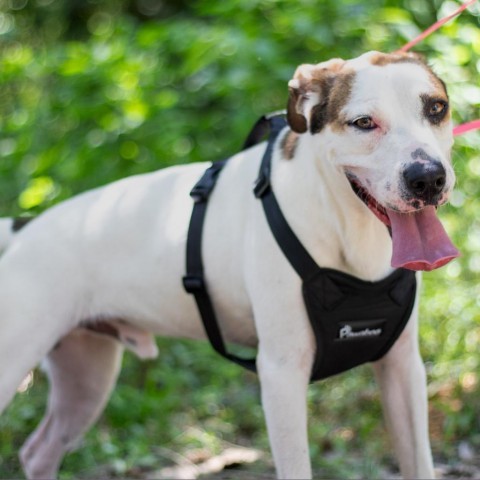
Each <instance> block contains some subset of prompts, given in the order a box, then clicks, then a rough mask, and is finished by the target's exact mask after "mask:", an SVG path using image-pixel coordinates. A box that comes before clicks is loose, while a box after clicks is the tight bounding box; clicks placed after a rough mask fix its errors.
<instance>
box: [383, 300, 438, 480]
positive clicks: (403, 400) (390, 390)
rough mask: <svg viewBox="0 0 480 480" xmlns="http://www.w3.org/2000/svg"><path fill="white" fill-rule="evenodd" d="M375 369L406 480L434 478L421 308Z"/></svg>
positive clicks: (401, 469)
mask: <svg viewBox="0 0 480 480" xmlns="http://www.w3.org/2000/svg"><path fill="white" fill-rule="evenodd" d="M374 369H375V374H376V377H377V380H378V383H379V385H380V388H381V391H382V400H383V408H384V412H385V418H386V422H387V426H388V428H389V430H390V433H391V438H392V441H393V445H394V447H395V451H396V454H397V457H398V461H399V463H400V471H401V473H402V476H403V478H428V479H432V478H434V470H433V461H432V454H431V450H430V441H429V437H428V405H427V404H428V398H427V385H426V374H425V367H424V365H423V362H422V359H421V357H420V353H419V348H418V325H417V308H416V309H415V312H414V313H413V315H412V317H411V318H410V320H409V323H408V325H407V327H406V328H405V330H404V331H403V333H402V335H401V336H400V337H399V339H398V340H397V342H396V343H395V344H394V345H393V347H392V348H391V350H390V351H389V352H388V353H387V354H386V355H385V356H384V357H383V358H382V359H381V360H379V361H378V362H376V363H375V364H374Z"/></svg>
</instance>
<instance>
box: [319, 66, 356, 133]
mask: <svg viewBox="0 0 480 480" xmlns="http://www.w3.org/2000/svg"><path fill="white" fill-rule="evenodd" d="M354 80H355V73H354V72H353V71H346V72H344V73H339V74H337V75H335V76H331V77H330V78H329V81H328V82H323V89H324V90H323V92H324V101H323V102H321V103H319V104H318V105H315V107H313V108H312V112H311V116H310V131H311V133H312V134H314V133H318V132H320V131H321V130H322V129H323V128H324V127H325V126H326V125H327V124H337V127H340V126H343V124H344V122H343V121H342V120H341V113H340V112H341V110H342V108H343V107H344V105H345V104H346V103H347V102H348V99H349V98H350V94H351V91H352V85H353V82H354Z"/></svg>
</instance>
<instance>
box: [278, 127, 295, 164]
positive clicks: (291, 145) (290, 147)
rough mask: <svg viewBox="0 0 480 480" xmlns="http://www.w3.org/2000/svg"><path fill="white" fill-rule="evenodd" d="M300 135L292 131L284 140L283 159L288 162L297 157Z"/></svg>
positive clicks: (282, 146)
mask: <svg viewBox="0 0 480 480" xmlns="http://www.w3.org/2000/svg"><path fill="white" fill-rule="evenodd" d="M298 138H299V135H298V133H296V132H294V131H292V130H290V131H288V132H287V133H286V135H285V136H284V137H283V138H282V142H281V148H282V152H283V157H284V158H286V159H287V160H291V159H292V158H293V157H294V156H295V150H296V149H297V144H298Z"/></svg>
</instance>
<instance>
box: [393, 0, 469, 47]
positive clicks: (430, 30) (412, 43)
mask: <svg viewBox="0 0 480 480" xmlns="http://www.w3.org/2000/svg"><path fill="white" fill-rule="evenodd" d="M476 1H477V0H468V1H467V2H465V3H464V4H463V5H461V6H460V7H459V8H457V10H455V11H454V12H453V13H451V14H450V15H447V16H446V17H444V18H441V19H440V20H438V22H435V23H434V24H433V25H432V26H431V27H429V28H427V29H426V30H425V31H424V32H422V33H421V34H420V35H419V36H418V37H416V38H414V39H413V40H411V41H410V42H408V43H407V44H406V45H404V46H403V47H402V48H400V49H398V50H397V51H396V52H395V53H400V52H408V51H409V50H410V49H411V48H412V47H413V46H415V45H416V44H417V43H420V42H421V41H422V40H423V39H424V38H426V37H428V36H429V35H430V34H431V33H433V32H435V30H438V29H439V28H440V27H441V26H442V25H445V23H447V22H448V21H449V20H451V19H452V18H454V17H456V16H457V15H460V14H461V13H462V12H463V11H464V10H465V9H466V8H467V7H469V6H470V5H473V4H474V3H475V2H476Z"/></svg>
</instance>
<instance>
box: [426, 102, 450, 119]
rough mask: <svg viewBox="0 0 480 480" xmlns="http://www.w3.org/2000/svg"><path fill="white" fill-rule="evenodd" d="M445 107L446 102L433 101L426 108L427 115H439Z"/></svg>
mask: <svg viewBox="0 0 480 480" xmlns="http://www.w3.org/2000/svg"><path fill="white" fill-rule="evenodd" d="M446 108H447V104H446V103H445V102H440V101H438V102H435V103H432V105H430V108H429V109H428V116H429V117H436V116H437V115H441V114H442V113H443V112H444V110H445V109H446Z"/></svg>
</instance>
